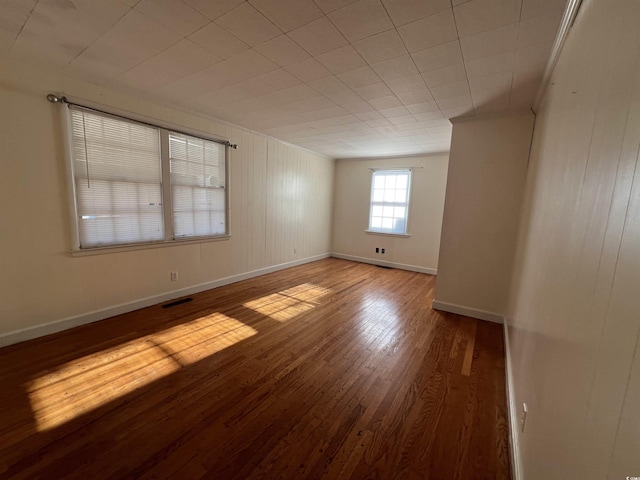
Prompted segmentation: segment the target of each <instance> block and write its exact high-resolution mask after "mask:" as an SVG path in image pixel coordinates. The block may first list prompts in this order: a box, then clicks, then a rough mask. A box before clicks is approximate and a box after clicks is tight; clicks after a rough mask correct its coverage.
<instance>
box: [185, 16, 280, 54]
mask: <svg viewBox="0 0 640 480" xmlns="http://www.w3.org/2000/svg"><path fill="white" fill-rule="evenodd" d="M205 18H207V19H208V18H209V17H206V16H205ZM211 24H213V25H215V26H216V27H220V28H222V29H223V30H224V31H225V32H226V33H228V34H229V35H231V36H232V37H233V38H235V39H236V40H238V41H239V42H241V43H243V44H244V45H246V46H247V50H251V49H252V48H255V47H252V46H251V45H249V44H248V43H246V42H245V41H244V40H242V39H240V38H238V37H236V36H235V35H234V34H233V32H230V31H228V30H227V29H226V28H223V27H222V26H220V25H218V24H217V23H215V22H214V21H213V20H209V21H208V22H207V23H206V24H205V25H203V26H202V27H200V28H198V29H197V30H194V31H193V32H191V33H190V34H189V35H185V36H184V37H183V38H185V39H187V40H190V41H192V42H193V43H195V44H196V45H198V46H200V47H202V48H204V49H205V50H206V51H207V52H209V53H213V54H214V55H218V54H217V53H216V52H213V51H211V50H209V49H208V48H207V47H205V46H204V45H200V44H199V43H198V42H194V41H193V40H191V38H190V37H191V36H192V35H195V34H196V33H198V32H200V31H202V30H203V29H205V28H207V27H208V26H209V25H211ZM274 38H275V37H274ZM268 41H269V40H265V41H264V42H262V43H266V42H268ZM262 43H261V44H260V45H262ZM256 46H257V45H256ZM258 53H259V52H258ZM223 60H226V58H223Z"/></svg>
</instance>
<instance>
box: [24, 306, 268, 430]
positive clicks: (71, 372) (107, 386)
mask: <svg viewBox="0 0 640 480" xmlns="http://www.w3.org/2000/svg"><path fill="white" fill-rule="evenodd" d="M256 333H258V332H257V331H256V330H254V329H253V328H251V327H248V326H247V325H245V324H244V323H242V322H240V321H238V320H236V319H234V318H230V317H227V316H226V315H223V314H222V313H213V314H211V315H207V316H205V317H201V318H198V319H196V320H193V321H191V322H188V323H184V324H181V325H177V326H175V327H171V328H168V329H166V330H163V331H160V332H156V333H153V334H150V335H146V336H144V337H141V338H138V339H136V340H132V341H130V342H126V343H123V344H122V345H118V346H117V347H114V348H109V349H107V350H103V351H101V352H97V353H94V354H91V355H87V356H85V357H82V358H78V359H76V360H73V361H71V362H68V363H66V364H63V365H60V366H59V367H57V368H56V369H55V370H53V371H50V372H48V373H46V374H44V375H42V376H40V377H38V378H35V379H33V380H31V381H30V382H29V384H28V385H27V387H28V392H29V399H30V401H31V408H32V410H33V414H34V418H35V419H36V421H37V425H38V430H40V431H42V430H47V429H50V428H54V427H57V426H59V425H62V424H63V423H65V422H68V421H69V420H72V419H74V418H76V417H78V416H80V415H82V414H83V413H86V412H88V411H91V410H94V409H96V408H98V407H100V406H101V405H104V404H106V403H109V402H111V401H112V400H114V399H117V398H119V397H122V396H124V395H127V394H128V393H130V392H132V391H134V390H136V389H138V388H140V387H143V386H145V385H148V384H150V383H152V382H154V381H156V380H158V379H160V378H163V377H166V376H168V375H171V374H172V373H175V372H176V371H178V370H180V369H181V368H182V367H184V366H187V365H190V364H192V363H194V362H197V361H198V360H201V359H203V358H205V357H208V356H210V355H213V354H214V353H216V352H219V351H221V350H224V349H225V348H227V347H229V346H231V345H234V344H236V343H238V342H240V341H242V340H244V339H246V338H249V337H251V336H253V335H255V334H256Z"/></svg>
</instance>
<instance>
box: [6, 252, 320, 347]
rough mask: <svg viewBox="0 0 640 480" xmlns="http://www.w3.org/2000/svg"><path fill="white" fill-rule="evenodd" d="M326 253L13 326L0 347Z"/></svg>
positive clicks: (286, 266) (190, 293) (317, 257)
mask: <svg viewBox="0 0 640 480" xmlns="http://www.w3.org/2000/svg"><path fill="white" fill-rule="evenodd" d="M329 256H330V254H329V253H323V254H320V255H315V256H312V257H307V258H303V259H300V260H295V261H293V262H286V263H280V264H278V265H272V266H270V267H265V268H260V269H258V270H252V271H249V272H245V273H240V274H237V275H231V276H229V277H224V278H220V279H217V280H212V281H210V282H205V283H200V284H198V285H192V286H190V287H185V288H181V289H179V290H173V291H170V292H165V293H161V294H159V295H153V296H151V297H146V298H141V299H139V300H134V301H132V302H128V303H123V304H120V305H115V306H112V307H107V308H104V309H102V310H95V311H93V312H87V313H82V314H80V315H75V316H73V317H68V318H63V319H61V320H55V321H53V322H49V323H43V324H40V325H36V326H34V327H29V328H25V329H21V330H14V331H12V332H8V333H4V334H2V335H0V348H2V347H6V346H9V345H13V344H15V343H19V342H25V341H27V340H32V339H34V338H38V337H44V336H45V335H51V334H53V333H57V332H61V331H63V330H68V329H70V328H73V327H78V326H80V325H86V324H87V323H93V322H97V321H100V320H104V319H106V318H110V317H113V316H116V315H121V314H123V313H127V312H132V311H134V310H138V309H140V308H145V307H150V306H152V305H157V304H159V303H163V302H167V301H169V300H174V299H176V298H179V297H184V296H186V295H193V294H196V293H200V292H204V291H205V290H211V289H213V288H218V287H222V286H224V285H229V284H231V283H236V282H240V281H242V280H248V279H249V278H254V277H259V276H261V275H266V274H268V273H273V272H277V271H279V270H284V269H286V268H290V267H295V266H297V265H302V264H305V263H311V262H315V261H317V260H322V259H324V258H328V257H329Z"/></svg>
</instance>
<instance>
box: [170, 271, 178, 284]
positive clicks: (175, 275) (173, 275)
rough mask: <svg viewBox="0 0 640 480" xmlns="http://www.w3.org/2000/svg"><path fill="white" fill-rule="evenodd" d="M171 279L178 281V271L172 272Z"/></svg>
mask: <svg viewBox="0 0 640 480" xmlns="http://www.w3.org/2000/svg"><path fill="white" fill-rule="evenodd" d="M171 281H172V282H177V281H178V272H171Z"/></svg>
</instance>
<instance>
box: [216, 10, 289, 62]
mask: <svg viewBox="0 0 640 480" xmlns="http://www.w3.org/2000/svg"><path fill="white" fill-rule="evenodd" d="M245 4H246V5H248V6H249V7H250V8H253V9H254V10H255V11H256V12H257V13H258V15H260V16H261V17H262V18H264V19H265V20H266V21H267V22H269V23H270V24H271V25H272V26H273V27H275V28H276V30H278V31H279V32H280V34H284V32H283V31H282V29H280V27H279V26H277V25H276V24H275V23H273V22H272V21H271V20H270V19H269V18H268V17H266V16H265V15H264V14H263V13H262V12H261V11H260V10H258V9H257V8H256V7H254V6H253V5H251V4H250V3H249V2H248V0H245V1H244V2H242V3H241V4H240V5H236V6H235V7H234V8H232V9H230V10H227V11H226V12H225V13H223V14H222V15H219V16H218V17H216V20H219V19H220V17H222V16H223V15H226V14H227V13H229V12H232V11H234V10H235V9H237V8H240V7H241V6H242V5H245ZM205 16H206V15H205ZM212 22H213V23H215V24H216V25H218V26H219V27H220V28H222V29H224V31H225V32H228V33H230V34H231V35H233V33H232V32H231V30H229V29H228V28H226V27H225V26H224V23H218V22H217V21H215V20H212ZM233 36H234V37H235V35H233ZM277 36H278V35H276V36H274V37H271V38H275V37H277ZM236 38H237V37H236ZM269 40H271V39H269ZM265 41H268V40H265ZM242 42H243V43H247V42H245V41H244V40H242ZM263 43H264V42H263ZM247 45H249V44H247ZM249 47H251V48H254V46H253V45H249ZM258 53H259V52H258Z"/></svg>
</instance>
